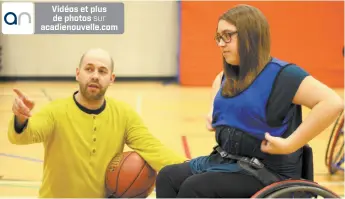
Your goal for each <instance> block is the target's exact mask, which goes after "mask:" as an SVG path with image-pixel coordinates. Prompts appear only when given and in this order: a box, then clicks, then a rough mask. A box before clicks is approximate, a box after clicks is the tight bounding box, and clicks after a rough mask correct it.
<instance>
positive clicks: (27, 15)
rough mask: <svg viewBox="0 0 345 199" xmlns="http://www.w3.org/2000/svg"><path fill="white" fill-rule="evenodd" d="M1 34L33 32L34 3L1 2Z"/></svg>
mask: <svg viewBox="0 0 345 199" xmlns="http://www.w3.org/2000/svg"><path fill="white" fill-rule="evenodd" d="M1 17H2V20H1V21H2V33H3V34H34V27H35V24H34V21H35V17H34V4H33V3H29V2H23V3H21V2H5V3H2V16H1Z"/></svg>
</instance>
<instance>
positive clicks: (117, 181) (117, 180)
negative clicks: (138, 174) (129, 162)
mask: <svg viewBox="0 0 345 199" xmlns="http://www.w3.org/2000/svg"><path fill="white" fill-rule="evenodd" d="M132 154H133V153H130V154H129V155H127V157H125V159H123V161H122V163H121V164H120V166H119V172H118V174H117V178H116V189H115V192H114V193H113V194H116V193H117V188H118V184H119V178H120V173H121V170H122V169H121V168H122V165H123V163H125V161H126V159H127V158H129V156H131V155H132Z"/></svg>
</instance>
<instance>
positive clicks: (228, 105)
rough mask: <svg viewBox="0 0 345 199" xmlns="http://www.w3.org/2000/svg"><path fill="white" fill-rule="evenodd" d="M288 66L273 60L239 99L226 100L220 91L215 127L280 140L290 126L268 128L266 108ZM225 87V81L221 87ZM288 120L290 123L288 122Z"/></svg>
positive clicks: (214, 111)
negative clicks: (267, 133)
mask: <svg viewBox="0 0 345 199" xmlns="http://www.w3.org/2000/svg"><path fill="white" fill-rule="evenodd" d="M286 65H289V63H287V62H284V61H280V60H278V59H276V58H273V59H272V60H271V62H269V63H268V64H267V65H266V66H265V68H264V69H263V70H262V71H261V73H260V74H259V75H258V76H257V77H256V79H255V80H254V81H253V82H252V84H251V85H250V86H249V87H248V88H247V89H245V90H244V91H242V92H241V93H239V94H237V95H236V96H233V97H223V96H222V94H221V92H222V91H221V89H219V91H218V93H217V94H216V96H215V99H214V105H213V123H212V126H213V127H214V128H215V127H217V126H221V125H225V126H230V127H234V128H237V129H241V130H242V131H244V132H248V133H250V134H251V135H253V136H255V137H257V138H259V139H261V140H262V139H263V138H264V134H265V133H266V132H269V133H270V134H271V135H272V136H281V135H282V134H283V133H284V132H285V131H286V129H287V124H286V122H285V125H281V126H275V127H273V126H271V125H269V124H268V121H267V117H266V106H267V103H268V99H269V97H270V94H271V91H272V88H273V86H274V82H275V79H276V77H277V75H278V73H279V72H280V71H281V69H282V68H283V67H285V66H286ZM223 83H224V81H222V85H223ZM287 83H288V82H287ZM285 119H286V121H287V120H288V119H289V118H285Z"/></svg>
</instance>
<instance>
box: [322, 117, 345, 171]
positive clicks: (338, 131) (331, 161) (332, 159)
mask: <svg viewBox="0 0 345 199" xmlns="http://www.w3.org/2000/svg"><path fill="white" fill-rule="evenodd" d="M340 139H343V140H342V142H341V141H339V140H340ZM339 142H341V143H339ZM339 144H341V147H340V149H339V150H338V151H335V150H336V146H338V145H339ZM343 163H344V112H342V113H341V114H340V115H339V117H338V118H337V120H336V122H335V124H334V126H333V129H332V133H331V135H330V138H329V140H328V144H327V149H326V155H325V164H326V166H327V168H328V171H329V173H330V174H335V173H336V172H337V171H344V167H343Z"/></svg>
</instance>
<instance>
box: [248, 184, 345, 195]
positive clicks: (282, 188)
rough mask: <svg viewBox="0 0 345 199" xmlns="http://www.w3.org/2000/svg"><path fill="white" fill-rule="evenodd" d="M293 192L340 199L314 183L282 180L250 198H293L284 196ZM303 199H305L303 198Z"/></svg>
mask: <svg viewBox="0 0 345 199" xmlns="http://www.w3.org/2000/svg"><path fill="white" fill-rule="evenodd" d="M295 192H297V193H300V194H302V193H303V194H307V193H309V195H310V196H314V197H317V196H320V197H323V198H340V196H339V195H337V194H336V193H334V192H333V191H331V190H329V189H327V188H325V187H323V186H321V185H319V184H317V183H315V182H311V181H307V180H284V181H280V182H277V183H273V184H271V185H268V186H266V187H265V188H263V189H261V190H260V191H258V192H257V193H255V194H254V195H253V196H252V197H251V198H282V197H283V198H293V197H286V195H287V194H291V195H292V194H293V193H295ZM305 192H307V193H305ZM297 198H301V197H297ZM303 198H305V196H304V197H303Z"/></svg>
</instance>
